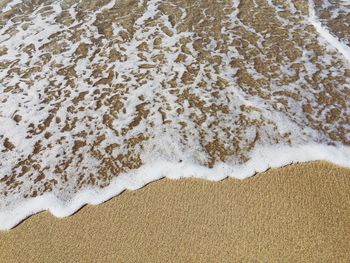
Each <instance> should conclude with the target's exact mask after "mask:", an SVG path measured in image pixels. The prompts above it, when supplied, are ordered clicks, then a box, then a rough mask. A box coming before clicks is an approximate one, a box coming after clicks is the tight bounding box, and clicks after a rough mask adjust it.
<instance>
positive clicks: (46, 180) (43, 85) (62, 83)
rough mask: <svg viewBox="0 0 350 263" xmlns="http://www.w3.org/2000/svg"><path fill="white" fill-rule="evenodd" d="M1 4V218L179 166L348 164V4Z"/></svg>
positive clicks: (207, 169)
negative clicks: (301, 162) (331, 162)
mask: <svg viewBox="0 0 350 263" xmlns="http://www.w3.org/2000/svg"><path fill="white" fill-rule="evenodd" d="M0 8H2V12H1V14H0V69H1V70H0V102H1V103H0V123H1V125H0V140H1V143H0V160H1V163H0V200H1V201H0V211H2V213H0V216H1V217H2V218H0V227H5V228H6V227H7V226H12V225H13V222H15V221H16V220H17V221H18V220H19V219H21V218H23V217H25V216H26V215H28V214H30V213H33V212H35V211H39V210H42V209H52V210H54V209H55V207H56V208H57V206H58V205H57V204H59V206H60V208H59V209H58V208H57V210H55V211H60V212H56V214H58V215H60V214H61V215H66V214H69V213H71V212H73V211H74V209H77V208H78V207H79V205H82V204H83V203H84V202H85V203H86V202H96V203H98V202H100V201H103V200H104V199H106V198H107V196H112V195H114V194H117V193H119V192H120V191H122V189H124V188H132V189H133V188H137V187H140V186H142V185H143V184H145V183H147V182H149V181H152V180H155V179H157V178H159V177H162V176H168V175H170V174H171V176H172V177H181V176H191V175H193V176H198V177H199V176H201V177H205V178H209V179H221V178H223V177H225V176H235V177H238V178H244V177H246V176H251V175H253V174H254V173H255V172H256V171H262V170H264V169H267V168H268V167H271V166H281V165H285V164H287V163H290V162H298V161H308V160H317V159H327V160H331V161H334V162H337V161H338V162H339V163H340V164H343V165H349V166H350V164H349V162H350V161H349V160H348V158H347V156H348V154H349V153H350V150H349V147H348V145H349V144H350V51H349V50H350V45H349V43H350V35H349V33H350V32H349V30H348V28H349V23H350V17H349V16H350V3H349V1H347V0H345V1H341V0H338V1H329V0H328V1H327V0H324V1H318V0H317V1H315V2H313V1H309V2H308V1H281V0H275V1H274V0H255V1H254V0H252V1H248V0H247V1H238V0H222V1H209V0H201V1H189V0H163V1H160V0H148V1H133V0H116V1H111V2H109V1H107V0H106V1H92V0H91V1H86V0H84V1H70V0H66V1H64V0H61V1H51V0H47V1H44V0H35V1H34V0H30V1H23V3H22V1H20V0H14V1H7V2H4V3H3V4H2V5H0ZM121 175H123V176H122V177H121ZM116 178H122V179H118V180H117V179H116ZM112 185H113V187H114V188H113V187H112ZM95 186H97V188H96V187H95ZM99 188H106V189H107V188H108V189H112V188H113V189H118V190H108V194H106V195H105V197H101V196H103V195H100V197H99V192H98V191H97V189H99ZM81 189H85V190H86V189H89V191H90V192H89V193H90V197H89V196H88V195H84V197H83V198H80V197H79V198H76V195H75V193H76V192H77V191H78V190H81ZM43 193H50V195H46V196H47V198H46V197H45V196H43ZM81 193H82V192H81ZM86 193H87V192H86ZM91 193H94V194H91ZM38 196H41V198H40V199H35V198H34V199H32V197H38ZM48 196H49V197H48ZM91 196H93V197H91ZM74 198H75V199H79V200H80V201H79V202H78V203H77V204H74V200H73V199H74ZM94 198H95V199H94ZM26 200H41V201H40V202H42V205H40V204H39V203H38V202H39V201H33V202H32V201H30V202H31V203H30V204H31V206H30V207H32V208H28V209H27V210H23V209H24V208H23V207H24V204H27V203H26ZM72 200H73V201H72ZM94 200H95V201H94ZM96 200H99V201H96ZM57 202H58V203H57ZM72 204H73V205H72ZM69 205H72V206H71V207H70V208H69V209H68V210H67V209H66V210H65V207H68V206H69ZM16 209H17V210H16ZM60 209H61V210H60ZM8 211H12V212H13V211H17V212H16V213H17V214H16V216H13V217H14V218H17V219H14V221H13V222H9V220H10V219H8V218H10V217H8V216H7V215H9V213H10V212H8Z"/></svg>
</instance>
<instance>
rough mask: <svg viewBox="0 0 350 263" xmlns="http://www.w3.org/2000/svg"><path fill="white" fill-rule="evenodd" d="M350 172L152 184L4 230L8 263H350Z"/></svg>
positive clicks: (296, 170)
mask: <svg viewBox="0 0 350 263" xmlns="http://www.w3.org/2000/svg"><path fill="white" fill-rule="evenodd" d="M349 234H350V169H347V168H342V167H339V166H335V165H333V164H330V163H327V162H312V163H305V164H295V165H290V166H286V167H284V168H279V169H270V170H268V171H267V172H264V173H261V174H257V175H256V176H254V177H251V178H248V179H245V180H237V179H225V180H223V181H220V182H211V181H207V180H200V179H181V180H169V179H162V180H159V181H157V182H153V183H151V184H149V185H147V186H145V187H144V188H142V189H140V190H136V191H126V192H124V193H122V194H120V195H119V196H116V197H115V198H113V199H111V200H109V201H107V202H105V203H104V204H101V205H98V206H90V205H88V206H86V207H84V208H82V209H81V210H79V211H78V212H77V213H75V214H74V215H72V216H70V217H66V218H63V219H58V218H55V217H53V216H52V215H50V214H49V213H48V212H42V213H39V214H37V215H34V216H31V217H30V218H29V219H27V220H25V221H24V222H23V223H21V224H20V225H18V226H17V227H15V228H14V229H12V230H10V231H2V232H0V258H1V261H2V262H8V263H11V262H165V261H167V262H277V261H278V262H348V261H349V259H350V251H349V247H350V235H349Z"/></svg>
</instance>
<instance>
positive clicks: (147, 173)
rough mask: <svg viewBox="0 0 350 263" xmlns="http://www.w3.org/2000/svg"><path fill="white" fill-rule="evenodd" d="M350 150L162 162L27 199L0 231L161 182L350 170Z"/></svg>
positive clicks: (305, 149)
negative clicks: (64, 195)
mask: <svg viewBox="0 0 350 263" xmlns="http://www.w3.org/2000/svg"><path fill="white" fill-rule="evenodd" d="M348 156H350V147H334V146H323V145H317V144H310V145H303V146H297V147H287V146H282V147H267V148H260V149H257V150H255V151H254V152H253V154H252V156H251V159H250V160H249V161H248V162H247V163H245V164H244V165H238V166H230V165H227V164H224V163H219V164H217V165H216V166H215V167H214V168H212V169H210V168H207V167H204V166H200V165H196V164H193V163H173V162H167V161H162V160H159V161H157V162H154V163H149V164H146V165H144V166H142V167H141V168H139V169H137V170H133V171H131V172H129V173H126V174H122V175H120V176H118V177H116V178H115V179H114V180H113V181H112V182H111V184H110V185H109V186H108V187H106V188H103V189H97V188H85V189H83V190H80V191H79V192H78V193H77V194H76V195H75V196H74V198H73V199H72V200H69V201H67V202H62V201H60V200H58V199H57V198H56V197H55V196H54V195H53V194H52V193H44V194H43V195H42V196H39V197H34V198H28V199H26V200H24V201H22V202H21V203H20V204H19V205H18V206H16V207H14V208H11V207H10V208H9V209H7V210H2V211H0V230H8V229H11V228H13V227H15V226H16V225H17V224H19V223H20V222H21V221H22V220H24V219H25V218H27V217H29V216H30V215H33V214H36V213H38V212H41V211H44V210H48V211H49V212H50V213H51V214H53V215H54V216H56V217H59V218H62V217H66V216H69V215H71V214H73V213H74V212H76V211H77V210H78V209H80V208H81V207H82V206H84V205H85V204H91V205H97V204H101V203H103V202H105V201H107V200H109V199H110V198H112V197H114V196H116V195H119V194H120V193H122V192H123V191H124V190H136V189H139V188H141V187H143V186H145V185H146V184H148V183H150V182H153V181H156V180H159V179H161V178H164V177H165V178H170V179H180V178H190V177H193V178H201V179H207V180H212V181H219V180H222V179H224V178H227V177H233V178H238V179H244V178H247V177H250V176H253V175H254V174H256V173H258V172H264V171H266V170H267V169H269V168H278V167H282V166H285V165H288V164H291V163H300V162H309V161H316V160H325V161H329V162H332V163H334V164H337V165H341V166H344V167H350V159H349V157H348Z"/></svg>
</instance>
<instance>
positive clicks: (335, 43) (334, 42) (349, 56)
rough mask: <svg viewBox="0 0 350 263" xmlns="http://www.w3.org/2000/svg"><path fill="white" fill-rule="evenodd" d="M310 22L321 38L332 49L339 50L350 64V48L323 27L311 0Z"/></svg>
mask: <svg viewBox="0 0 350 263" xmlns="http://www.w3.org/2000/svg"><path fill="white" fill-rule="evenodd" d="M308 3H309V21H310V23H311V24H312V25H313V26H314V27H315V29H316V30H317V32H318V33H319V34H320V36H321V37H322V38H323V39H325V40H326V41H327V42H328V43H329V44H330V45H331V46H332V47H334V48H335V49H337V50H338V51H339V52H340V53H341V54H342V55H343V56H344V58H345V59H346V60H347V61H348V62H350V47H349V46H347V45H346V44H345V43H343V42H341V41H340V40H339V39H338V38H337V37H335V36H334V35H332V34H331V33H330V32H329V30H328V29H327V28H326V27H325V26H324V25H322V23H321V22H320V20H319V19H318V18H317V16H316V10H315V4H314V1H313V0H309V2H308Z"/></svg>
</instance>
